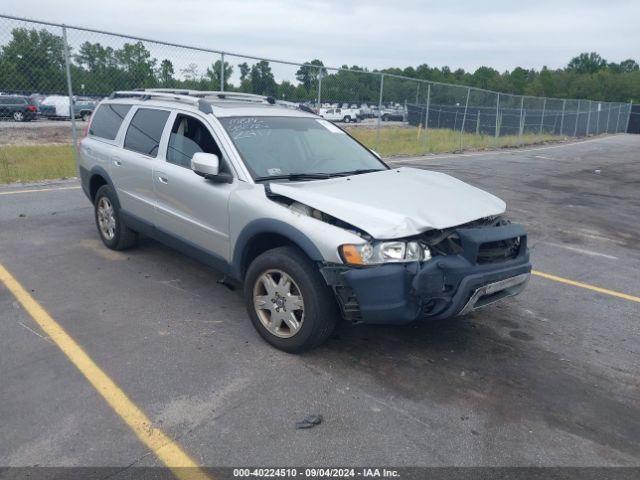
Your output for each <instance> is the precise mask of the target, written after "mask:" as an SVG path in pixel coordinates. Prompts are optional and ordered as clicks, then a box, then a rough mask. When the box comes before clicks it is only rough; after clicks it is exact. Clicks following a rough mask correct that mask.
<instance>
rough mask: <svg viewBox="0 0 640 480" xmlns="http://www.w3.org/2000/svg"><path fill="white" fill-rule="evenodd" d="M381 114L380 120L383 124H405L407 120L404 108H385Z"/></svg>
mask: <svg viewBox="0 0 640 480" xmlns="http://www.w3.org/2000/svg"><path fill="white" fill-rule="evenodd" d="M380 113H381V116H380V119H381V120H382V121H383V122H389V121H396V122H403V121H404V119H405V112H404V109H403V108H383V109H382V110H381V111H380Z"/></svg>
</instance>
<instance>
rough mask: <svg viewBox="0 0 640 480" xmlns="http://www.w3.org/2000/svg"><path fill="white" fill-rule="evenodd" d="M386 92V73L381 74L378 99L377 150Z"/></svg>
mask: <svg viewBox="0 0 640 480" xmlns="http://www.w3.org/2000/svg"><path fill="white" fill-rule="evenodd" d="M383 91H384V73H381V74H380V96H379V97H378V122H377V131H376V148H378V149H379V148H380V122H381V121H382V92H383Z"/></svg>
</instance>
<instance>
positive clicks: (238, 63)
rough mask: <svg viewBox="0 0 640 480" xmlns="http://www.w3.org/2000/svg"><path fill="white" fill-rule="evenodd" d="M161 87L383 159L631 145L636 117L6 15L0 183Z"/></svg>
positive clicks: (598, 105)
mask: <svg viewBox="0 0 640 480" xmlns="http://www.w3.org/2000/svg"><path fill="white" fill-rule="evenodd" d="M152 87H155V88H176V89H198V90H225V91H229V90H233V91H242V92H248V93H257V94H263V95H269V96H273V97H275V98H276V99H277V100H279V101H286V102H294V103H296V104H298V105H301V106H303V107H304V108H307V109H312V110H313V111H315V112H317V113H319V114H320V115H322V116H323V117H325V118H327V119H329V120H332V121H336V122H343V126H344V127H345V128H346V129H347V130H349V131H350V133H351V134H352V135H354V136H355V137H356V138H358V139H359V140H360V141H362V142H363V143H364V144H366V145H367V146H370V147H371V148H374V149H376V150H377V151H378V152H379V153H381V154H383V155H394V154H422V153H429V152H446V151H459V150H464V149H476V148H490V147H502V146H517V145H524V144H531V143H536V142H540V141H545V140H553V139H560V138H565V137H584V136H589V135H600V134H611V133H621V132H625V131H627V127H628V123H629V119H630V116H631V112H632V105H631V104H630V103H615V102H598V101H591V100H570V99H566V100H565V99H557V98H542V97H531V96H520V95H512V94H507V93H497V92H492V91H488V90H482V89H479V88H474V87H467V86H463V85H449V84H442V83H437V82H431V81H426V80H420V79H415V78H408V77H402V76H399V75H392V74H388V73H383V72H377V71H373V72H371V71H365V70H359V69H350V68H332V67H327V66H324V65H316V64H313V63H312V64H300V63H295V62H286V61H281V60H273V59H264V58H259V57H253V56H245V55H240V54H235V53H230V52H223V51H218V50H214V49H208V48H200V47H192V46H187V45H179V44H175V43H170V42H163V41H157V40H151V39H145V38H139V37H133V36H124V35H120V34H115V33H111V32H105V31H99V30H95V29H88V28H82V27H70V26H63V25H58V24H53V23H49V22H40V21H33V20H27V19H23V18H18V17H12V16H3V15H0V116H1V117H2V120H9V121H3V122H1V123H0V148H2V149H3V150H4V151H3V152H0V175H2V172H3V169H4V171H5V174H4V177H7V178H9V179H11V178H12V177H11V175H10V174H8V173H6V172H8V170H9V168H10V167H9V166H7V165H8V164H9V163H11V162H13V163H14V164H15V163H16V160H15V159H14V160H11V159H9V160H7V155H8V154H7V151H8V150H7V149H8V148H9V147H10V146H11V147H12V148H14V149H15V148H17V147H18V146H37V145H47V146H49V145H52V144H53V145H62V146H66V147H68V146H69V145H73V143H74V142H75V141H76V135H77V132H78V131H79V130H81V129H83V128H84V125H83V122H85V121H86V120H87V119H88V118H89V116H90V115H91V112H92V111H93V109H94V108H95V106H96V104H97V102H98V101H100V100H101V99H102V98H104V97H106V96H108V95H109V94H110V93H111V92H113V91H116V90H131V89H136V88H152ZM11 120H12V121H11ZM32 120H33V121H32ZM60 148H62V147H60ZM71 150H72V149H71ZM51 151H52V150H51V149H49V154H50V153H51ZM13 155H14V157H12V158H17V157H15V154H13ZM49 156H50V157H55V155H51V154H50V155H49ZM18 157H19V155H18ZM52 162H53V160H52ZM54 166H55V165H54ZM13 167H15V165H13ZM53 173H56V174H57V175H59V173H60V172H57V171H56V172H52V174H53ZM71 173H72V172H71ZM23 176H24V175H23ZM14 177H15V174H14ZM19 179H23V178H19ZM5 180H6V178H5Z"/></svg>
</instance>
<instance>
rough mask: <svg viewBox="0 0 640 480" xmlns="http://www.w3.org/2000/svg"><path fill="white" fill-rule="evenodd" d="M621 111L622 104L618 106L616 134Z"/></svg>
mask: <svg viewBox="0 0 640 480" xmlns="http://www.w3.org/2000/svg"><path fill="white" fill-rule="evenodd" d="M621 111H622V104H620V105H618V120H616V133H618V128H620V112H621Z"/></svg>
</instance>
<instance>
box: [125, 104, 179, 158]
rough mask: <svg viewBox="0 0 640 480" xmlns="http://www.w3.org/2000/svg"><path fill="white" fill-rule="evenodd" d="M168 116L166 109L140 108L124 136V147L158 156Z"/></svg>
mask: <svg viewBox="0 0 640 480" xmlns="http://www.w3.org/2000/svg"><path fill="white" fill-rule="evenodd" d="M167 118H169V112H168V111H166V110H151V109H148V108H140V109H138V111H137V112H136V114H135V115H134V116H133V118H132V119H131V123H130V124H129V128H128V129H127V135H126V136H125V137H124V148H126V149H127V150H133V151H134V152H140V153H143V154H145V155H149V156H150V157H156V156H157V155H158V146H159V145H160V138H161V137H162V131H163V130H164V126H165V124H166V123H167Z"/></svg>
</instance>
